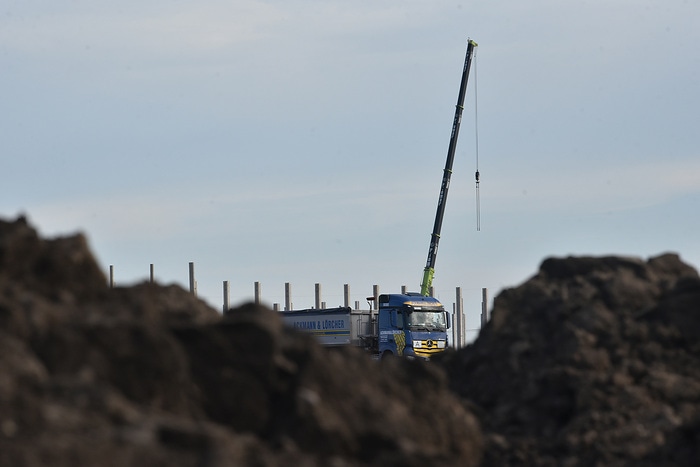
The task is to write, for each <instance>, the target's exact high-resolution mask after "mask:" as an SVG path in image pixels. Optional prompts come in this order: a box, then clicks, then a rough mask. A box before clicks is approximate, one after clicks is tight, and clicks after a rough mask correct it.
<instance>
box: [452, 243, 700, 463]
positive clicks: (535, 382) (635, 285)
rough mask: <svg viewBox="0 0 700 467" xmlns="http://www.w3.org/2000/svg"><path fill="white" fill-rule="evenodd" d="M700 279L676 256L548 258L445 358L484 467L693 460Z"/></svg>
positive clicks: (698, 430) (697, 439) (699, 413)
mask: <svg viewBox="0 0 700 467" xmlns="http://www.w3.org/2000/svg"><path fill="white" fill-rule="evenodd" d="M699 337H700V278H699V277H698V274H697V272H696V271H695V270H694V269H693V268H691V267H690V266H688V265H686V264H684V263H683V262H682V261H681V260H680V259H679V257H678V256H677V255H674V254H665V255H662V256H659V257H656V258H651V259H650V260H648V261H642V260H640V259H635V258H621V257H602V258H590V257H579V258H564V259H557V258H551V259H547V260H545V261H544V262H543V263H542V265H541V267H540V270H539V272H538V273H537V274H536V275H535V276H534V277H532V278H531V279H530V280H528V281H527V282H525V283H524V284H522V285H521V286H519V287H517V288H513V289H508V290H505V291H503V292H502V293H501V294H499V296H498V297H496V300H495V302H494V309H493V311H492V320H491V322H489V324H488V325H487V326H486V327H485V328H484V329H483V330H482V332H481V333H480V335H479V337H478V339H477V340H476V341H475V342H474V343H473V345H471V346H470V347H468V348H467V349H464V350H463V351H461V352H458V353H452V354H447V355H445V356H444V358H443V359H442V361H441V364H442V365H443V366H444V367H445V368H446V370H447V372H448V374H449V375H450V379H451V387H452V388H453V390H454V391H455V392H456V393H457V394H459V395H460V396H461V397H463V398H464V399H465V400H466V401H469V402H470V403H471V404H472V405H471V406H472V407H475V410H476V411H477V413H478V414H479V417H480V419H481V421H482V427H483V430H484V432H485V439H486V446H485V457H484V460H483V465H486V466H501V465H533V466H562V465H564V466H589V465H606V466H608V465H621V466H658V465H687V466H690V465H697V462H698V459H700V339H699Z"/></svg>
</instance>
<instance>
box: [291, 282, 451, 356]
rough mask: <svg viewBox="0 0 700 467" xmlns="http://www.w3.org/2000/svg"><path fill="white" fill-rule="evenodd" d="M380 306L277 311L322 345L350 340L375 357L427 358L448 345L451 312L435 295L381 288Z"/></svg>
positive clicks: (348, 341) (344, 342)
mask: <svg viewBox="0 0 700 467" xmlns="http://www.w3.org/2000/svg"><path fill="white" fill-rule="evenodd" d="M378 302H379V309H378V311H375V310H352V309H351V308H349V307H338V308H329V309H313V308H312V309H305V310H293V311H283V312H280V315H281V316H282V319H283V321H284V322H285V324H286V325H287V326H290V327H293V328H296V329H298V330H301V331H303V332H308V333H310V334H312V335H314V336H315V337H316V338H317V339H318V340H319V342H320V343H321V344H322V345H325V346H341V345H353V346H356V347H361V348H363V349H365V350H366V351H368V352H370V353H371V354H373V355H375V356H376V357H378V358H386V357H390V356H402V357H408V358H421V359H429V358H430V357H431V356H433V355H435V354H436V353H439V352H443V351H444V350H445V349H447V348H448V347H449V340H448V337H447V329H448V328H449V327H450V318H449V314H448V313H447V312H446V311H445V308H444V307H443V306H442V304H441V303H440V302H439V301H438V300H437V299H435V298H433V297H428V296H425V295H422V294H419V293H406V294H382V295H380V296H379V297H378Z"/></svg>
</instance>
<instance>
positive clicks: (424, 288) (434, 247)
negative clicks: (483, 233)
mask: <svg viewBox="0 0 700 467" xmlns="http://www.w3.org/2000/svg"><path fill="white" fill-rule="evenodd" d="M476 47H477V43H476V42H474V41H473V40H471V39H469V40H468V41H467V56H466V58H465V59H464V69H463V70H462V82H461V84H460V86H459V96H458V97H457V106H456V108H455V118H454V122H453V123H452V134H451V135H450V145H449V146H448V149H447V161H446V162H445V170H444V172H443V175H442V185H441V186H440V196H439V197H438V205H437V213H436V214H435V224H434V225H433V233H432V234H431V237H430V248H429V249H428V260H427V261H426V264H425V269H424V270H423V281H422V282H421V286H420V293H421V295H423V296H426V297H427V296H428V295H430V288H431V287H432V285H433V276H434V275H435V260H436V259H437V251H438V243H439V242H440V231H441V230H442V219H443V217H444V216H445V204H446V203H447V191H448V190H449V189H450V178H451V177H452V164H453V162H454V159H455V150H456V149H457V137H458V136H459V126H460V124H461V123H462V111H463V110H464V96H465V95H466V93H467V81H468V80H469V69H470V68H471V65H472V57H473V55H474V49H475V48H476ZM476 181H477V184H478V183H479V171H478V170H477V172H476Z"/></svg>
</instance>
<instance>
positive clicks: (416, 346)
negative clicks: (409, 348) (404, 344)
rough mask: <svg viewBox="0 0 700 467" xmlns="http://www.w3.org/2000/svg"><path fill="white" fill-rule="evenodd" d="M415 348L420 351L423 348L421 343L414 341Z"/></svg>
mask: <svg viewBox="0 0 700 467" xmlns="http://www.w3.org/2000/svg"><path fill="white" fill-rule="evenodd" d="M413 348H414V349H420V348H421V341H413Z"/></svg>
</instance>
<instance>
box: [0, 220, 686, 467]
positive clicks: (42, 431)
mask: <svg viewBox="0 0 700 467" xmlns="http://www.w3.org/2000/svg"><path fill="white" fill-rule="evenodd" d="M699 337H700V277H698V274H697V272H696V271H695V269H693V268H692V267H690V266H688V265H686V264H684V263H683V262H682V261H681V260H680V258H679V257H678V256H677V255H673V254H667V255H662V256H659V257H656V258H652V259H650V260H648V261H643V260H641V259H636V258H622V257H602V258H585V257H584V258H550V259H547V260H545V261H544V262H543V263H542V265H541V267H540V270H539V272H538V273H537V274H536V275H535V276H533V277H532V278H531V279H530V280H528V281H527V282H525V283H524V284H522V285H521V286H519V287H516V288H512V289H507V290H504V291H503V292H502V293H500V294H499V296H498V297H496V300H495V303H494V309H493V311H492V320H491V321H490V322H489V324H488V325H487V326H486V327H485V328H484V329H483V330H482V332H481V333H480V335H479V337H478V338H477V340H476V341H475V342H474V343H473V344H472V345H470V346H469V347H467V348H466V349H462V350H461V351H459V352H454V351H448V352H446V353H445V354H444V355H442V356H441V357H440V358H438V359H435V360H434V361H432V362H430V363H428V364H425V363H420V362H410V361H405V360H396V359H394V360H389V361H383V362H376V361H372V360H371V359H369V358H368V356H367V355H365V354H363V353H361V352H360V351H359V350H357V349H352V348H345V349H335V350H329V349H324V348H322V347H320V346H318V345H317V344H316V343H315V342H314V341H313V340H312V339H311V338H310V337H308V336H306V335H303V334H297V333H295V332H293V331H292V330H290V329H287V328H284V327H283V326H282V324H281V322H280V320H279V319H278V317H277V316H276V314H275V313H274V312H272V311H271V310H268V309H265V308H262V307H256V306H254V305H252V304H251V305H245V306H242V307H240V308H237V309H233V310H230V311H229V312H227V313H226V314H225V315H224V316H222V315H221V314H220V313H218V312H217V311H216V310H213V309H211V308H210V307H208V306H207V305H206V304H205V303H204V302H202V301H200V300H198V299H197V298H196V297H194V296H192V295H191V294H190V293H188V292H186V291H185V290H183V289H181V288H180V287H177V286H163V285H158V284H148V283H144V284H139V285H135V286H132V287H124V288H115V289H110V288H109V287H108V286H107V281H106V278H105V276H104V274H103V273H102V271H101V269H100V267H99V266H98V265H97V263H96V262H95V260H94V257H93V255H92V254H91V252H90V251H89V248H88V245H87V241H86V239H85V237H84V236H83V235H81V234H76V235H73V236H68V237H62V238H56V239H42V238H40V237H39V235H38V234H37V232H36V230H35V229H33V228H32V227H31V226H30V225H28V223H27V221H26V220H25V219H24V218H19V219H17V220H14V221H2V220H0V465H8V466H10V465H11V466H20V467H21V466H27V467H34V466H45V465H51V466H60V467H62V466H66V467H67V466H88V465H89V466H93V465H100V466H133V465H149V466H151V465H153V466H168V467H172V466H231V465H250V466H287V465H289V466H295V467H301V466H326V465H331V466H359V465H377V466H379V465H381V466H384V465H387V466H414V465H415V466H418V465H421V466H424V465H445V466H479V465H481V466H503V465H533V466H589V465H601V466H603V465H604V466H608V465H613V466H637V465H640V466H658V465H688V466H690V465H696V463H697V459H698V458H700V452H699V451H700V361H699V358H698V357H699V355H700V344H699V343H698V338H699Z"/></svg>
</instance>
